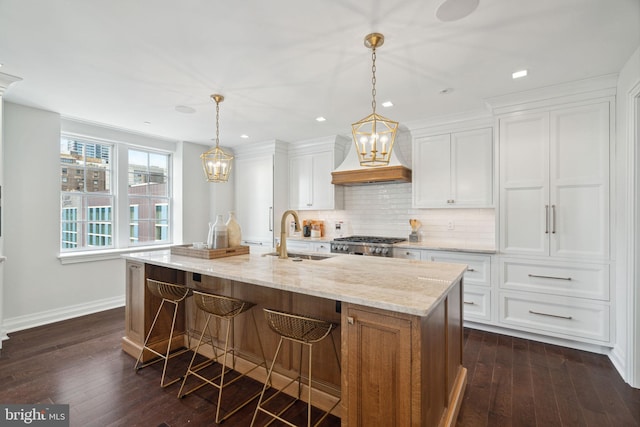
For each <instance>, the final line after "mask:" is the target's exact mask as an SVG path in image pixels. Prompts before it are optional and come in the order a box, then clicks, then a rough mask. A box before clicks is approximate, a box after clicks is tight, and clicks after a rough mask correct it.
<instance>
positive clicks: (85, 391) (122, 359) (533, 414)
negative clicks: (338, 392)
mask: <svg viewBox="0 0 640 427" xmlns="http://www.w3.org/2000/svg"><path fill="white" fill-rule="evenodd" d="M123 333H124V309H115V310H109V311H105V312H101V313H97V314H93V315H90V316H85V317H81V318H77V319H72V320H67V321H64V322H59V323H55V324H51V325H47V326H42V327H39V328H34V329H29V330H25V331H21V332H16V333H13V334H10V339H9V340H8V341H5V342H4V343H3V350H2V353H1V354H0V403H5V404H6V403H26V404H35V403H68V404H69V405H70V419H71V425H72V426H82V427H85V426H100V427H103V426H145V427H146V426H151V427H156V426H158V427H160V426H162V427H178V426H208V425H214V424H215V423H214V422H213V418H214V416H215V407H214V405H213V404H212V402H213V401H214V400H213V398H214V397H215V391H214V390H213V389H212V388H210V387H206V388H203V389H201V390H199V391H197V392H195V393H194V394H193V395H190V396H187V397H185V398H184V399H177V398H176V394H177V392H178V389H179V387H180V386H179V384H174V385H172V386H169V387H167V388H165V389H162V388H160V386H159V384H160V373H161V371H160V369H161V368H160V366H157V367H156V366H152V367H149V368H145V369H142V370H140V371H139V372H138V373H137V374H136V373H134V371H133V365H134V360H133V359H132V358H131V357H130V356H128V355H127V354H125V353H123V352H122V350H121V347H120V339H121V337H122V335H123ZM464 364H465V366H466V367H467V369H468V370H469V371H468V374H469V376H468V384H467V390H466V392H465V396H464V401H463V405H462V408H461V410H460V414H459V417H458V426H473V427H476V426H488V427H489V426H490V427H493V426H540V427H548V426H599V427H603V426H615V427H619V426H640V390H636V389H633V388H631V387H629V386H628V385H626V384H625V383H624V382H623V381H622V379H621V378H620V376H619V375H618V374H617V372H616V371H615V369H614V368H613V366H612V365H611V363H610V362H609V360H608V359H607V358H606V357H605V356H602V355H597V354H592V353H587V352H582V351H577V350H571V349H566V348H563V347H558V346H553V345H547V344H541V343H538V342H534V341H528V340H523V339H518V338H512V337H508V336H504V335H497V334H491V333H485V332H481V331H477V330H470V329H466V330H465V354H464ZM242 387H243V388H245V389H246V388H251V387H256V388H259V387H260V385H259V384H257V383H254V382H253V381H250V380H247V381H246V382H244V383H243V384H242ZM228 392H229V397H230V399H233V398H234V392H233V390H231V389H230V390H228ZM225 393H227V392H225ZM235 397H237V396H235ZM226 398H227V396H225V400H226ZM253 408H254V406H253V405H250V406H249V407H247V408H246V409H244V410H242V411H240V412H239V413H237V414H235V415H234V416H232V417H231V418H230V419H229V420H227V421H226V422H225V423H224V425H227V426H248V425H249V424H250V422H251V417H252V416H253ZM304 409H305V408H304V406H303V405H300V406H299V407H296V408H295V409H294V411H293V412H294V413H293V416H294V417H295V416H296V411H297V416H298V418H299V419H300V418H302V419H304ZM260 425H262V424H260ZM272 425H278V424H277V423H274V424H272ZM339 425H340V420H339V419H337V418H335V417H330V418H329V419H328V420H327V421H325V422H324V423H323V426H339ZM381 426H383V424H381ZM372 427H375V426H372Z"/></svg>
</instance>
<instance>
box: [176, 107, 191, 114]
mask: <svg viewBox="0 0 640 427" xmlns="http://www.w3.org/2000/svg"><path fill="white" fill-rule="evenodd" d="M176 111H177V112H178V113H183V114H193V113H195V112H196V109H195V108H193V107H189V106H187V105H176Z"/></svg>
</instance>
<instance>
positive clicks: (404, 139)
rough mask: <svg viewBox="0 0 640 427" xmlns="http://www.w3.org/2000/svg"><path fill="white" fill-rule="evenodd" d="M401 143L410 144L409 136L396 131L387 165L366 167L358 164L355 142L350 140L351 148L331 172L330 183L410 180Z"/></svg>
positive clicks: (409, 172) (354, 183) (374, 182)
mask: <svg viewBox="0 0 640 427" xmlns="http://www.w3.org/2000/svg"><path fill="white" fill-rule="evenodd" d="M401 145H408V146H409V147H410V146H411V136H410V134H409V133H408V132H401V131H398V133H397V134H396V141H395V143H394V146H393V151H391V158H390V160H389V165H388V166H375V167H367V166H360V161H359V160H358V153H356V151H355V150H356V148H355V144H354V143H353V141H351V145H350V147H351V148H350V149H349V152H348V153H347V155H346V157H345V159H344V161H343V162H342V164H340V166H338V167H337V168H336V169H335V170H334V171H333V172H331V183H332V184H335V185H363V184H379V183H385V182H388V183H400V182H411V169H410V168H409V167H408V166H407V164H406V163H405V161H404V159H403V158H402V155H401V153H400V146H401Z"/></svg>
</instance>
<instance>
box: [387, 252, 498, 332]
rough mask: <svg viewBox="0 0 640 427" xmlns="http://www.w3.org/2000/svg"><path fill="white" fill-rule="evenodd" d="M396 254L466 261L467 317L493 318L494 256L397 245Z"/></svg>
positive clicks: (415, 257)
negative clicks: (492, 260) (492, 281)
mask: <svg viewBox="0 0 640 427" xmlns="http://www.w3.org/2000/svg"><path fill="white" fill-rule="evenodd" d="M393 257H394V258H404V259H417V260H423V261H432V262H445V263H454V264H466V265H467V271H466V272H465V273H464V301H463V304H464V318H465V320H471V321H474V322H481V323H487V322H490V321H491V258H492V257H491V255H488V254H473V253H468V252H446V251H433V250H427V249H414V248H402V247H395V248H393Z"/></svg>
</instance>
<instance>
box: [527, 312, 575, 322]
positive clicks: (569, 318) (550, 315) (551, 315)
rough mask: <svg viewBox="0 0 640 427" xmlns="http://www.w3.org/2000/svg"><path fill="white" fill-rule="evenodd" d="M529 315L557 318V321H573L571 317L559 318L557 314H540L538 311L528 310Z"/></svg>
mask: <svg viewBox="0 0 640 427" xmlns="http://www.w3.org/2000/svg"><path fill="white" fill-rule="evenodd" d="M529 313H531V314H537V315H539V316H549V317H557V318H558V319H567V320H571V319H573V317H571V316H560V315H558V314H549V313H540V312H538V311H533V310H529Z"/></svg>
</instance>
